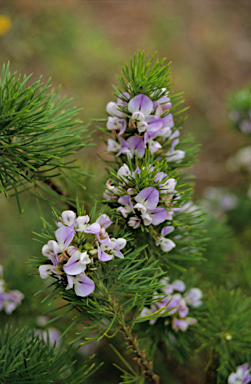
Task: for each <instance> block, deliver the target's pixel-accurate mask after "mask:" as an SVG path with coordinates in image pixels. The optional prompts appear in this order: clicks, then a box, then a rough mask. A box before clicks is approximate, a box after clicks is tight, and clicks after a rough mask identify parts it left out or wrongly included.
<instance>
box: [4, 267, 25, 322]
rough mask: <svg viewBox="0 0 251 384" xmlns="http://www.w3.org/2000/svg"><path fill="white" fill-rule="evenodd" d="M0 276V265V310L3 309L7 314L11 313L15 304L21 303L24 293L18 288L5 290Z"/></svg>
mask: <svg viewBox="0 0 251 384" xmlns="http://www.w3.org/2000/svg"><path fill="white" fill-rule="evenodd" d="M2 277H3V267H2V266H1V265H0V278H1V279H0V311H2V310H5V312H6V314H7V315H11V314H12V312H13V311H14V310H15V309H16V308H17V306H18V305H20V304H21V302H22V300H23V299H24V294H23V293H22V292H20V291H18V290H13V291H8V290H6V288H5V281H4V280H3V278H2Z"/></svg>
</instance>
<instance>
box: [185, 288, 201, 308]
mask: <svg viewBox="0 0 251 384" xmlns="http://www.w3.org/2000/svg"><path fill="white" fill-rule="evenodd" d="M202 296H203V293H202V291H201V290H200V289H199V288H191V289H190V290H189V291H188V292H186V294H185V299H186V302H187V304H189V305H191V306H192V307H195V308H196V307H199V306H200V305H201V304H202V301H201V300H200V299H201V298H202Z"/></svg>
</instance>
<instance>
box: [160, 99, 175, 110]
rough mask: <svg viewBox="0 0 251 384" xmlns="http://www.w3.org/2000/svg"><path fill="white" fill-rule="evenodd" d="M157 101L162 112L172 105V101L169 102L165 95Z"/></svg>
mask: <svg viewBox="0 0 251 384" xmlns="http://www.w3.org/2000/svg"><path fill="white" fill-rule="evenodd" d="M158 103H159V104H160V106H161V109H162V111H163V112H166V111H168V110H169V109H170V108H171V107H172V103H171V102H170V99H169V97H167V96H162V97H161V98H160V99H159V100H158Z"/></svg>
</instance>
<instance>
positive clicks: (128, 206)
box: [116, 195, 134, 218]
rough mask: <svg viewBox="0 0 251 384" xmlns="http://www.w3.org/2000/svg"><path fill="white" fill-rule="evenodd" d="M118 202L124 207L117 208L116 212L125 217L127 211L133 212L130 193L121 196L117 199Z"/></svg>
mask: <svg viewBox="0 0 251 384" xmlns="http://www.w3.org/2000/svg"><path fill="white" fill-rule="evenodd" d="M118 203H119V204H121V205H123V206H124V207H119V208H117V210H116V212H120V213H121V214H122V215H123V216H124V217H125V218H126V217H127V216H128V214H129V213H131V212H133V213H134V209H133V205H132V202H131V196H130V195H124V196H121V197H120V198H119V199H118Z"/></svg>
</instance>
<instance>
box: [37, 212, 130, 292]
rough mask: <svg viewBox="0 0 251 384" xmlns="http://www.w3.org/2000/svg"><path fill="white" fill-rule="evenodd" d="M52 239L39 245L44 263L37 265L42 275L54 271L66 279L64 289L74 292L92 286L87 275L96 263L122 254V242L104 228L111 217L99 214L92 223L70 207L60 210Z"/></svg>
mask: <svg viewBox="0 0 251 384" xmlns="http://www.w3.org/2000/svg"><path fill="white" fill-rule="evenodd" d="M60 220H61V221H60V222H59V223H57V225H58V226H59V228H58V229H57V230H56V232H55V237H56V240H57V241H55V240H49V241H48V243H47V244H45V245H44V246H43V248H42V254H43V255H44V256H45V257H47V259H48V263H46V264H43V265H40V267H39V273H40V276H41V278H42V279H46V278H47V277H49V276H51V275H56V276H57V278H58V279H59V280H62V279H63V280H65V282H67V286H66V290H68V289H74V291H75V293H76V295H77V296H81V297H85V296H88V295H90V294H91V293H92V292H93V291H94V289H95V283H94V281H93V280H92V279H91V278H90V277H89V276H87V275H90V274H91V271H93V270H95V269H96V263H98V262H107V261H110V260H112V259H113V258H114V257H115V256H116V257H119V258H123V257H124V255H123V253H122V252H121V249H123V248H124V247H125V245H126V240H125V239H123V238H119V239H115V238H110V236H109V234H108V232H107V231H106V229H107V228H108V227H109V226H110V225H111V224H112V221H111V220H110V218H109V217H108V216H107V215H106V214H101V215H100V216H99V217H98V219H97V220H96V221H95V222H94V223H90V218H89V216H88V215H85V216H78V217H77V216H76V214H75V213H74V212H73V211H64V212H63V213H62V215H61V218H60Z"/></svg>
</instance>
